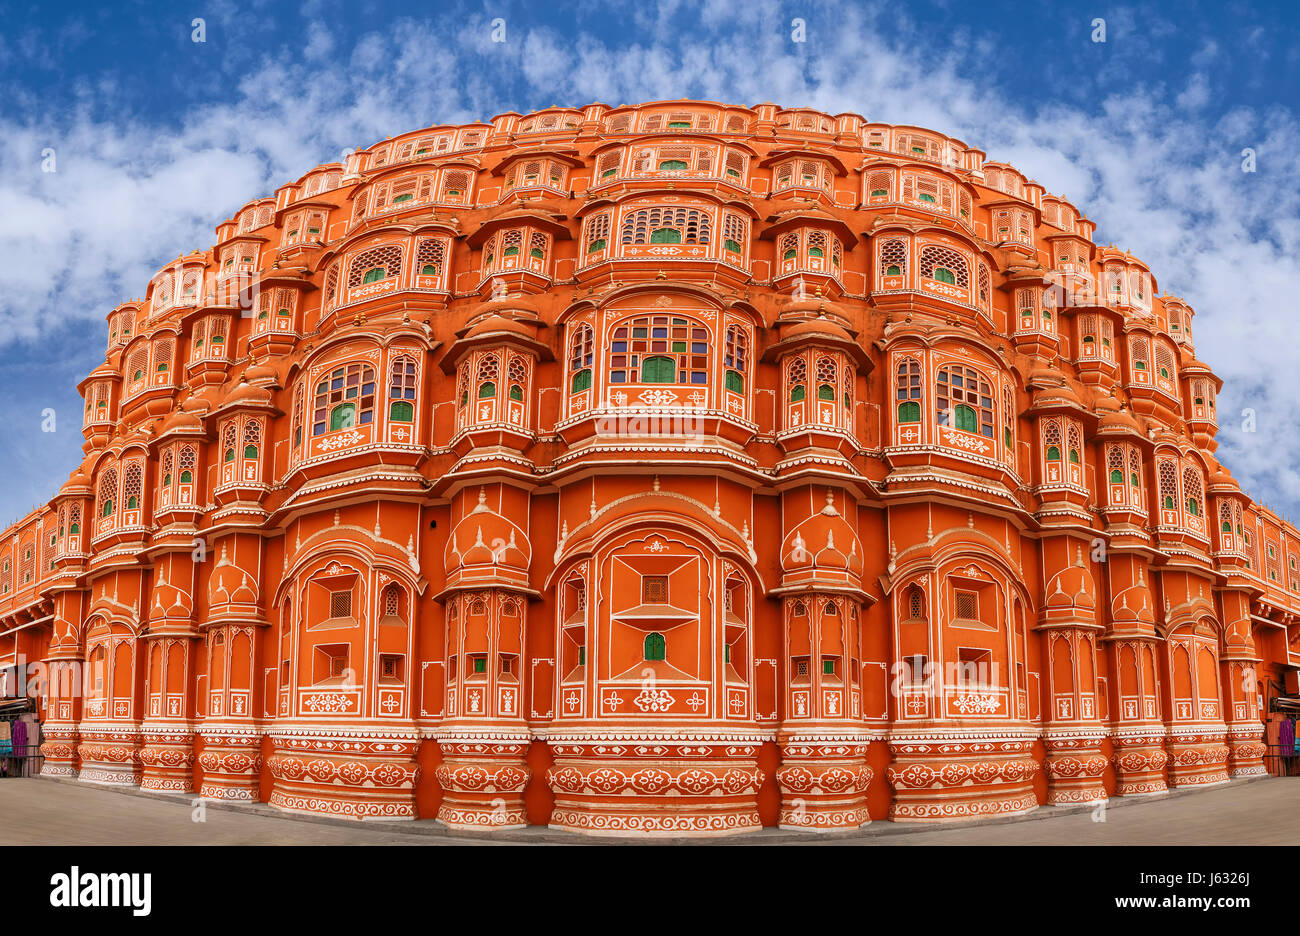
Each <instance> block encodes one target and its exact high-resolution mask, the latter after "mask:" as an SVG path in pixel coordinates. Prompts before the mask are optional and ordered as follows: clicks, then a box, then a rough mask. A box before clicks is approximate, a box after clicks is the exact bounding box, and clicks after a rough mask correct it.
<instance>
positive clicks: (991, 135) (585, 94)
mask: <svg viewBox="0 0 1300 936" xmlns="http://www.w3.org/2000/svg"><path fill="white" fill-rule="evenodd" d="M308 8H309V9H311V10H312V12H313V15H317V16H320V17H321V20H322V22H320V23H314V24H312V25H311V26H310V27H309V29H308V31H307V34H306V35H307V39H306V46H305V47H304V48H303V49H302V50H301V55H299V54H293V53H294V51H295V50H287V51H288V52H289V53H290V54H285V55H269V56H267V57H266V58H265V59H260V60H254V61H255V64H254V65H253V67H249V68H245V69H244V70H243V71H242V73H241V80H240V81H239V83H238V85H237V87H236V89H235V90H234V91H233V92H232V94H231V95H230V96H229V98H228V99H227V100H226V101H225V102H223V103H218V104H211V105H206V106H200V107H197V108H196V109H194V110H193V111H192V112H190V113H188V114H187V115H186V117H185V119H184V120H183V121H182V122H180V123H179V124H171V125H160V126H155V125H151V124H149V123H147V122H145V121H143V120H140V119H123V118H119V117H117V116H115V113H114V111H113V109H112V108H109V107H106V106H105V104H106V102H107V101H109V100H111V98H110V97H109V90H110V89H105V88H98V89H96V88H88V89H86V90H85V92H84V98H85V100H84V102H83V103H82V104H81V105H80V106H79V108H78V109H77V110H76V111H74V112H73V113H72V114H71V115H70V116H47V117H43V118H40V119H39V120H28V121H20V120H19V119H18V118H15V117H13V116H8V117H6V116H2V115H0V216H4V217H5V219H6V223H5V225H4V227H3V228H2V229H0V256H4V257H5V258H6V261H5V262H6V266H7V267H8V269H6V271H5V273H6V275H5V282H6V289H5V291H4V293H3V294H0V341H10V340H14V339H22V338H30V337H32V336H37V335H49V334H52V333H54V330H55V328H56V325H57V323H60V322H67V321H68V320H73V321H76V320H83V321H87V322H92V323H94V327H95V328H99V327H101V326H102V320H103V315H104V313H105V312H106V311H107V310H108V309H109V308H111V307H112V305H113V304H115V303H116V302H117V301H118V300H119V299H121V298H123V297H124V296H126V295H132V294H136V293H140V292H142V291H143V289H144V286H145V283H146V281H147V279H148V277H149V276H150V275H151V274H152V273H153V272H154V271H155V270H156V269H157V268H158V267H159V266H161V265H162V264H163V263H164V262H166V261H167V260H169V259H171V258H173V257H175V255H176V254H177V253H178V252H182V251H188V250H190V249H192V248H194V247H199V248H203V247H206V246H207V245H208V244H209V243H211V240H212V236H213V235H212V229H213V227H214V226H215V224H216V223H218V222H219V221H221V220H222V219H223V218H225V217H228V216H229V215H231V214H232V213H233V212H234V211H236V210H238V208H239V207H240V206H241V205H243V204H244V203H245V202H246V201H248V200H249V199H251V198H253V197H257V196H261V195H266V194H270V193H272V192H273V191H274V189H275V187H276V186H278V185H280V184H283V183H284V182H285V181H287V180H290V179H293V178H297V177H298V176H299V175H300V174H301V173H303V172H304V171H306V170H307V169H309V168H310V167H311V166H313V165H315V164H316V163H317V162H321V161H330V160H334V159H337V158H339V153H340V151H341V150H342V149H343V148H345V147H349V146H367V145H369V144H370V143H372V142H374V141H375V140H377V139H382V138H383V137H385V136H389V135H393V134H396V133H400V132H403V131H406V130H409V129H413V128H416V127H420V126H427V125H429V124H431V123H437V122H443V121H447V122H454V121H467V120H471V119H487V118H490V117H491V116H492V115H493V114H496V113H499V112H501V111H505V110H521V111H522V110H527V109H530V108H533V107H540V106H546V105H549V104H552V103H557V104H569V105H574V106H581V105H584V104H586V103H589V102H591V101H593V100H600V101H603V102H604V103H607V104H612V105H613V104H620V103H626V102H632V101H637V100H644V99H660V98H672V97H681V96H693V97H704V98H709V99H713V100H722V101H727V102H734V103H738V104H745V105H752V104H757V103H760V102H762V101H765V100H772V101H775V102H777V103H781V104H785V105H787V106H796V105H804V104H808V105H812V106H816V107H820V108H823V109H825V110H827V111H830V112H831V113H838V112H841V111H856V112H858V113H862V114H865V115H866V116H868V117H869V118H871V119H879V120H888V121H894V122H899V123H911V124H919V125H923V126H930V127H933V128H935V129H937V130H940V131H943V132H946V133H949V134H952V135H954V136H957V137H959V138H961V139H963V140H965V141H966V142H967V143H969V144H970V145H972V146H977V147H979V148H980V149H983V150H984V151H986V152H987V153H988V154H989V157H990V158H991V159H999V160H1005V161H1009V162H1012V163H1014V164H1016V165H1018V166H1019V167H1020V168H1021V169H1022V170H1023V171H1024V172H1025V173H1026V174H1027V175H1029V176H1031V177H1035V178H1037V179H1038V180H1039V181H1040V182H1041V183H1042V184H1044V185H1045V186H1047V188H1048V189H1049V190H1050V191H1053V192H1058V193H1062V194H1067V195H1068V196H1070V197H1071V198H1072V199H1073V200H1075V202H1076V203H1077V204H1078V205H1079V207H1080V208H1081V209H1083V210H1084V212H1085V213H1086V214H1087V215H1088V217H1090V218H1092V219H1094V220H1096V221H1097V222H1098V223H1099V224H1100V225H1101V227H1100V230H1099V232H1098V239H1099V240H1100V241H1102V242H1103V243H1105V242H1109V241H1112V240H1113V241H1116V242H1117V243H1119V244H1120V245H1121V246H1123V247H1126V248H1127V249H1130V250H1132V251H1133V252H1134V253H1135V254H1137V255H1138V256H1140V257H1141V258H1142V259H1144V260H1145V261H1147V262H1148V263H1150V264H1151V266H1152V268H1153V270H1154V271H1155V274H1156V277H1157V280H1158V281H1159V283H1160V285H1161V287H1162V288H1163V289H1166V290H1168V291H1170V292H1173V293H1176V294H1179V295H1182V296H1183V297H1184V298H1186V299H1187V300H1188V301H1189V302H1190V303H1192V304H1193V306H1195V307H1196V309H1197V312H1198V316H1197V319H1196V337H1197V347H1198V350H1199V351H1200V353H1201V356H1202V358H1203V359H1204V360H1206V361H1207V363H1209V364H1210V365H1211V366H1212V367H1214V368H1215V370H1216V371H1217V372H1218V373H1219V374H1220V376H1222V377H1223V378H1225V380H1226V381H1227V386H1226V387H1225V388H1224V391H1223V393H1222V394H1221V397H1220V412H1221V414H1222V415H1223V417H1224V423H1225V425H1224V428H1223V430H1222V432H1221V436H1220V441H1221V443H1222V448H1221V450H1220V455H1221V456H1222V457H1223V458H1224V460H1225V461H1226V462H1227V463H1228V464H1229V466H1230V467H1231V468H1232V469H1233V470H1234V473H1235V474H1236V475H1237V477H1238V478H1239V479H1240V480H1241V481H1242V482H1243V485H1244V486H1246V487H1247V488H1248V489H1250V490H1251V491H1253V492H1254V493H1255V495H1256V496H1259V497H1261V498H1262V499H1265V500H1270V501H1273V502H1274V503H1278V504H1292V505H1294V504H1298V503H1300V473H1297V470H1296V469H1295V467H1293V466H1296V465H1300V433H1296V432H1295V431H1294V430H1295V428H1296V426H1295V423H1296V420H1295V418H1294V416H1293V403H1292V401H1294V400H1296V399H1300V367H1297V366H1295V363H1294V350H1293V348H1294V342H1295V338H1296V335H1295V330H1294V327H1293V326H1292V324H1291V323H1292V322H1294V321H1295V318H1296V312H1297V310H1296V308H1295V304H1296V302H1295V299H1294V298H1292V296H1293V295H1294V291H1293V288H1292V284H1294V283H1295V282H1296V281H1297V278H1298V277H1300V261H1298V260H1297V252H1296V245H1297V240H1298V238H1300V229H1298V228H1297V224H1296V222H1295V218H1296V217H1298V216H1300V185H1297V184H1295V183H1296V179H1297V178H1298V177H1300V164H1298V162H1297V160H1298V158H1300V157H1297V155H1296V154H1300V128H1298V127H1297V124H1296V118H1295V115H1294V114H1291V113H1290V112H1287V111H1278V112H1270V113H1261V112H1258V111H1257V110H1255V109H1253V108H1251V107H1249V106H1245V105H1242V106H1238V107H1236V108H1234V109H1233V110H1232V111H1231V112H1229V113H1228V114H1227V115H1225V116H1223V117H1222V118H1221V119H1219V121H1218V123H1217V124H1211V123H1207V122H1206V120H1205V119H1204V118H1203V117H1202V116H1201V114H1202V112H1203V110H1204V108H1205V107H1206V105H1207V104H1209V103H1210V91H1209V85H1208V82H1207V79H1206V77H1205V74H1204V73H1203V72H1201V71H1197V72H1195V73H1194V74H1192V75H1191V76H1190V78H1188V79H1187V83H1186V85H1185V86H1184V87H1183V89H1182V91H1181V92H1178V93H1176V94H1175V93H1174V92H1171V91H1167V90H1165V89H1162V88H1155V89H1149V88H1143V87H1141V86H1134V85H1131V84H1129V83H1127V78H1128V75H1129V72H1130V71H1131V68H1132V63H1133V61H1134V60H1135V58H1141V57H1150V58H1152V59H1154V58H1155V57H1156V56H1158V55H1160V54H1162V53H1161V52H1160V50H1159V44H1158V43H1156V42H1154V41H1153V39H1158V38H1160V36H1162V35H1164V34H1166V33H1167V32H1168V30H1169V29H1171V28H1172V25H1171V24H1169V23H1167V22H1165V21H1164V20H1161V19H1158V18H1152V17H1151V16H1150V15H1149V14H1142V15H1141V16H1139V15H1137V14H1135V13H1134V12H1133V11H1130V10H1119V11H1116V12H1114V13H1112V14H1111V15H1110V17H1109V26H1110V29H1109V36H1108V43H1107V45H1106V47H1105V48H1104V49H1094V48H1093V47H1092V46H1091V44H1088V43H1087V42H1086V39H1087V36H1086V32H1085V33H1084V34H1083V35H1082V37H1077V41H1078V42H1079V43H1083V44H1084V45H1085V49H1084V52H1082V53H1079V54H1080V55H1084V54H1085V53H1086V55H1089V56H1097V61H1098V68H1099V69H1100V74H1102V75H1103V76H1109V77H1108V78H1105V79H1104V80H1106V81H1108V82H1109V84H1107V85H1104V86H1107V87H1113V88H1115V89H1118V90H1116V91H1115V92H1114V93H1113V94H1112V95H1111V96H1110V97H1108V98H1107V99H1106V100H1105V102H1104V106H1103V108H1102V113H1101V115H1100V116H1096V115H1089V114H1088V113H1085V112H1084V111H1082V110H1080V109H1078V107H1077V105H1076V104H1074V102H1075V101H1077V100H1084V99H1085V98H1084V97H1083V96H1082V95H1076V96H1071V97H1069V98H1064V97H1063V98H1062V99H1061V100H1060V102H1059V103H1057V104H1056V105H1054V106H1045V107H1042V108H1041V109H1038V110H1034V109H1031V108H1030V107H1028V106H1026V105H1022V104H1021V103H1020V102H1019V100H1018V99H1016V98H1012V97H1008V96H1006V95H1003V94H1001V93H998V92H997V91H995V90H994V89H992V88H991V87H989V86H988V85H987V84H986V83H985V81H984V76H985V75H986V74H987V73H988V70H989V68H990V67H991V65H992V64H993V60H994V59H995V58H996V57H997V56H998V55H1000V54H1004V49H1003V48H1002V47H1001V46H999V45H998V44H997V43H989V42H988V41H987V36H983V37H981V36H973V37H971V41H969V42H967V43H964V44H963V45H962V46H960V47H955V48H952V49H949V50H947V51H946V52H944V51H942V50H936V48H935V47H934V45H933V43H930V42H921V41H919V36H920V35H921V34H920V33H918V31H917V30H916V28H915V26H914V25H913V24H912V23H911V22H910V21H909V20H908V19H907V18H906V15H905V14H904V15H902V16H893V17H891V19H890V20H889V22H888V23H887V24H882V23H880V22H878V21H877V20H876V19H874V16H875V14H874V13H873V12H872V11H871V10H870V9H869V8H867V9H864V8H860V7H858V6H856V5H851V4H844V5H837V4H832V5H831V6H830V7H817V8H811V7H810V8H809V10H808V11H807V12H806V13H800V12H798V11H791V10H789V9H784V8H781V7H779V6H778V5H776V4H775V3H773V2H771V0H753V2H746V3H738V4H726V3H721V2H714V3H710V4H708V5H707V6H706V7H705V8H704V11H703V13H702V14H697V13H696V12H695V11H693V10H689V9H687V8H686V6H685V5H676V4H674V5H664V6H663V7H661V8H660V9H658V10H656V11H654V12H653V13H651V12H650V11H648V10H646V8H645V7H644V6H643V5H638V6H637V7H634V8H632V12H631V13H624V12H620V11H618V10H614V9H612V8H606V7H605V6H604V5H590V6H588V7H586V8H584V9H585V10H586V15H584V16H581V17H575V18H574V19H575V21H576V23H577V26H576V27H575V28H565V29H563V30H561V29H559V28H555V29H551V28H539V29H529V28H528V27H527V26H526V25H525V24H524V23H523V22H521V21H519V20H518V18H514V17H509V18H508V40H509V41H508V42H507V43H505V44H504V45H502V44H495V43H492V42H491V41H490V38H489V36H490V31H491V25H490V17H488V16H483V15H472V16H469V17H467V18H466V19H464V20H463V21H462V22H463V25H462V26H461V27H459V32H454V31H450V29H449V26H448V20H446V19H442V20H439V21H437V22H435V23H422V22H416V21H411V20H401V21H396V22H391V23H387V24H385V25H384V26H383V27H382V28H379V29H376V30H372V31H368V32H366V33H364V34H362V35H360V36H359V37H357V38H355V39H345V38H344V37H343V34H337V35H336V34H332V33H331V32H329V30H328V27H327V26H326V25H325V18H326V16H327V15H328V14H326V13H325V12H323V11H324V10H325V9H327V8H324V7H321V8H316V7H313V6H311V5H310V4H309V5H308ZM794 15H801V16H805V15H806V16H807V17H808V19H809V25H808V40H809V41H808V42H807V43H802V44H800V43H794V42H791V41H790V23H789V20H790V19H791V17H792V16H794ZM588 16H589V17H591V18H592V19H587V17H588ZM595 17H604V18H605V21H606V22H607V21H609V20H610V19H611V18H612V19H613V20H614V21H615V22H623V23H625V24H626V28H624V29H622V30H621V32H620V33H619V34H618V35H616V36H615V37H613V38H604V37H602V36H601V35H598V34H596V33H595V32H593V31H585V30H584V29H583V23H584V22H594V18H595ZM692 17H698V21H697V22H694V23H692V22H690V20H691V18H692ZM886 26H887V27H888V28H887V29H886ZM891 37H892V38H891ZM348 43H350V44H348ZM0 50H3V51H0V60H3V58H4V57H5V56H17V55H22V56H33V55H38V54H39V53H38V51H37V50H35V49H32V48H30V47H29V46H27V45H24V43H23V39H22V37H18V38H17V39H14V38H13V37H10V42H9V44H8V45H7V46H3V47H0ZM435 52H436V54H435ZM1217 55H1218V47H1217V45H1216V44H1215V43H1214V41H1213V40H1208V41H1207V42H1206V43H1205V44H1204V45H1203V46H1202V47H1201V49H1200V51H1199V52H1198V53H1197V54H1196V55H1195V56H1194V59H1193V63H1192V64H1193V65H1194V66H1195V67H1196V68H1198V69H1199V68H1202V67H1206V66H1208V65H1209V64H1210V63H1211V61H1212V60H1214V59H1215V58H1216V56H1217ZM14 112H15V111H10V113H14ZM47 145H53V146H55V147H56V149H57V150H58V153H59V171H58V173H57V174H56V175H54V176H43V175H42V174H41V173H40V171H39V163H40V159H39V154H40V151H41V149H42V147H44V146H47ZM1247 146H1250V147H1254V148H1255V149H1256V150H1257V152H1258V154H1259V171H1258V172H1257V173H1254V174H1247V173H1243V172H1241V171H1240V151H1241V150H1242V149H1243V148H1244V147H1247ZM94 363H95V362H94V361H92V360H86V361H85V362H84V366H83V367H81V368H79V371H80V372H82V373H84V372H85V371H88V370H89V369H90V368H91V367H92V366H93V364H94ZM1246 406H1254V407H1255V408H1256V409H1257V410H1258V413H1259V417H1258V419H1259V431H1258V432H1257V433H1255V434H1253V435H1251V434H1248V433H1242V432H1241V431H1240V430H1239V428H1238V425H1239V420H1235V419H1233V418H1230V417H1231V416H1232V414H1236V413H1239V412H1240V410H1241V409H1243V408H1244V407H1246ZM69 467H70V466H69Z"/></svg>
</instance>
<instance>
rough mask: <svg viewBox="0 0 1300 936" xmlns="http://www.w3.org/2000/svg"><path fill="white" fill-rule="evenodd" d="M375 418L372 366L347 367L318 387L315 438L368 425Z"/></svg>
mask: <svg viewBox="0 0 1300 936" xmlns="http://www.w3.org/2000/svg"><path fill="white" fill-rule="evenodd" d="M374 418H375V372H374V369H373V368H372V367H370V365H368V364H359V363H358V364H345V365H343V366H342V367H338V368H335V370H334V371H333V372H331V373H330V375H329V376H328V377H326V378H325V379H324V380H322V381H321V382H320V383H318V384H317V385H316V398H315V400H314V405H313V407H312V430H311V434H312V435H314V436H315V435H320V434H321V433H323V432H326V431H329V432H334V431H335V430H338V429H351V428H352V427H354V426H364V425H367V424H369V423H371V422H373V421H374ZM327 427H328V429H327Z"/></svg>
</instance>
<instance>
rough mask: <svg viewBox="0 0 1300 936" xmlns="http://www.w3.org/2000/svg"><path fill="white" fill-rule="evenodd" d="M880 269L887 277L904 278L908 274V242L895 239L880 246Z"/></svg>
mask: <svg viewBox="0 0 1300 936" xmlns="http://www.w3.org/2000/svg"><path fill="white" fill-rule="evenodd" d="M880 269H881V270H883V271H884V275H885V276H904V275H906V273H907V241H905V240H903V239H902V238H898V237H894V238H890V239H889V240H887V241H884V242H882V243H881V245H880Z"/></svg>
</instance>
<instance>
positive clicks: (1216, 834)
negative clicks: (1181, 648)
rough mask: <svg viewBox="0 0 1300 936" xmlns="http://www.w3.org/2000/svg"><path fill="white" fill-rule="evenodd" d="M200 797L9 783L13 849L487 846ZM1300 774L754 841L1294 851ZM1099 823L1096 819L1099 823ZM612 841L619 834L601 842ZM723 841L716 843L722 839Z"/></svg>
mask: <svg viewBox="0 0 1300 936" xmlns="http://www.w3.org/2000/svg"><path fill="white" fill-rule="evenodd" d="M193 801H194V797H191V796H185V797H172V796H166V797H164V796H162V795H160V794H147V793H141V792H138V791H136V792H123V791H117V790H108V789H104V788H103V787H98V786H94V785H91V784H82V783H76V782H66V781H65V782H59V781H51V780H39V779H5V780H0V846H3V845H137V844H138V845H397V844H400V845H449V844H463V845H478V844H506V842H484V841H483V840H481V839H473V838H468V837H462V836H451V835H448V834H447V833H446V832H445V830H443V829H442V828H441V827H440V826H438V825H437V824H436V823H434V822H432V821H431V820H421V821H419V822H406V823H401V824H400V825H398V824H393V825H389V824H387V823H384V824H379V823H369V822H367V823H358V822H348V821H345V820H321V819H310V820H303V819H296V818H289V817H286V816H285V815H284V814H283V813H280V812H279V811H278V810H274V809H272V808H271V807H269V806H265V805H262V806H254V807H242V808H229V807H221V806H214V805H211V804H209V805H208V806H207V808H206V809H205V810H204V819H205V821H203V822H196V821H194V819H193V814H194V811H195V810H194V807H193V805H192V803H193ZM1298 802H1300V777H1287V778H1276V779H1267V780H1254V781H1248V782H1243V781H1236V782H1233V783H1231V784H1229V785H1227V786H1222V787H1215V788H1212V789H1208V790H1201V791H1191V792H1175V793H1172V794H1170V795H1168V796H1163V797H1156V798H1153V799H1143V800H1138V801H1129V802H1126V801H1123V800H1118V799H1117V800H1111V803H1110V805H1108V806H1107V808H1106V809H1105V811H1104V821H1098V818H1101V815H1102V814H1101V812H1100V811H1099V810H1093V809H1081V810H1076V811H1071V812H1068V813H1064V814H1061V813H1058V812H1056V811H1054V810H1052V809H1039V810H1037V811H1035V812H1034V813H1031V814H1030V816H1029V817H1027V818H1023V819H1018V820H994V821H991V822H988V823H981V824H979V825H974V826H964V827H949V828H942V829H931V828H921V829H919V830H918V827H917V826H894V825H892V824H891V823H887V822H877V823H873V824H872V825H871V826H868V827H867V828H866V829H864V830H863V831H862V832H861V833H858V834H856V835H853V836H841V835H837V836H828V837H821V836H809V835H800V834H797V833H793V834H792V833H783V832H780V831H777V830H773V829H769V830H764V831H763V832H761V833H758V834H755V835H749V836H745V837H744V838H743V839H730V840H729V841H730V842H732V843H740V842H741V841H743V842H746V843H752V844H763V843H770V844H778V843H789V842H795V843H800V844H819V843H827V844H829V843H831V842H834V843H835V844H841V845H844V844H861V845H1038V844H1043V845H1209V844H1215V845H1293V844H1296V843H1297V842H1300V809H1297V808H1296V806H1297V803H1298ZM1094 817H1096V818H1094ZM505 835H506V837H507V838H508V839H509V840H510V842H512V843H520V842H531V843H535V844H556V843H566V842H575V841H577V842H579V843H581V842H583V841H588V840H586V839H583V838H581V837H578V836H572V835H568V834H565V833H555V832H548V831H546V830H542V829H530V830H527V831H523V832H514V833H505ZM595 841H598V842H601V843H603V844H610V843H611V842H614V841H619V840H617V839H597V840H595ZM714 841H718V840H714Z"/></svg>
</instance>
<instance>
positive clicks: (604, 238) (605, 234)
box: [586, 167, 618, 254]
mask: <svg viewBox="0 0 1300 936" xmlns="http://www.w3.org/2000/svg"><path fill="white" fill-rule="evenodd" d="M611 171H613V172H617V171H618V169H617V167H615V168H614V169H613V170H611ZM586 244H587V250H586V252H587V253H589V254H591V253H596V252H597V251H599V250H604V249H605V248H606V247H608V246H609V212H604V213H602V214H598V215H593V216H592V217H591V218H589V219H588V220H587V237H586Z"/></svg>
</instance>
